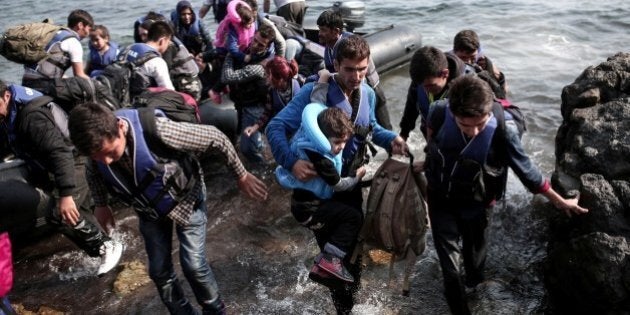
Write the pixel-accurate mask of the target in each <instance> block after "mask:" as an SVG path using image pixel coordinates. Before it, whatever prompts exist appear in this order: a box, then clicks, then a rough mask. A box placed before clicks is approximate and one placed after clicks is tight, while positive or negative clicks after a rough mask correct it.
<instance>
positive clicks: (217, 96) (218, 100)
mask: <svg viewBox="0 0 630 315" xmlns="http://www.w3.org/2000/svg"><path fill="white" fill-rule="evenodd" d="M208 94H209V95H210V99H211V100H212V102H213V103H215V104H221V102H222V100H221V94H220V93H217V92H215V91H213V90H210V92H208Z"/></svg>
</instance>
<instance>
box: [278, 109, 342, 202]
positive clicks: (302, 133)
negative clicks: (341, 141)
mask: <svg viewBox="0 0 630 315" xmlns="http://www.w3.org/2000/svg"><path fill="white" fill-rule="evenodd" d="M326 108H327V107H326V106H325V105H322V104H318V103H311V104H308V105H306V107H304V111H303V112H302V124H301V125H300V128H299V129H298V130H297V132H296V133H295V135H294V136H293V137H292V138H291V142H290V144H289V146H290V148H291V151H292V152H296V153H297V154H298V156H299V157H300V159H301V160H306V161H308V156H307V154H306V152H305V150H310V151H314V152H317V153H319V154H321V155H322V156H324V157H325V158H327V159H329V160H331V161H332V162H333V165H334V166H335V169H337V173H339V174H341V153H340V154H337V155H334V156H333V155H332V154H331V150H332V148H331V146H330V142H329V141H328V139H327V138H326V136H325V135H324V134H323V133H322V131H321V130H320V129H319V125H318V124H317V116H318V115H319V113H321V112H322V111H323V110H325V109H326ZM276 179H277V180H278V183H279V184H280V186H282V187H284V188H287V189H296V188H298V189H304V190H308V191H310V192H312V193H313V194H315V196H317V197H318V198H320V199H330V198H331V197H332V195H333V193H334V191H333V188H332V186H330V185H328V184H327V183H326V182H325V181H324V179H322V178H321V177H319V176H317V177H315V178H312V179H310V180H308V181H306V182H303V181H300V180H298V179H297V178H295V176H293V173H292V172H291V171H290V170H287V169H285V168H284V167H282V166H278V167H277V168H276Z"/></svg>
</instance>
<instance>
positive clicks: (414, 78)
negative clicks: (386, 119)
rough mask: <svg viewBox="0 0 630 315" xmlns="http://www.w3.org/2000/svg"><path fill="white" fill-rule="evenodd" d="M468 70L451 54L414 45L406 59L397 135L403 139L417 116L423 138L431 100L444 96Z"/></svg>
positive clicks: (430, 47) (429, 47)
mask: <svg viewBox="0 0 630 315" xmlns="http://www.w3.org/2000/svg"><path fill="white" fill-rule="evenodd" d="M471 71H472V69H470V67H466V64H465V63H464V62H463V61H462V60H461V59H459V58H458V57H457V56H455V55H454V54H450V53H444V52H442V51H441V50H439V49H438V48H435V47H433V46H424V47H422V48H420V49H418V51H416V52H415V53H414V54H413V56H412V57H411V60H410V62H409V76H410V77H411V83H410V84H409V88H408V90H407V101H406V103H405V109H404V111H403V116H402V118H401V119H400V136H401V137H403V139H405V140H406V139H407V138H409V133H410V132H411V131H412V130H413V129H414V128H415V127H416V120H417V119H418V116H420V131H421V132H422V135H423V136H424V137H425V138H426V119H427V115H428V114H429V107H430V105H431V103H433V102H434V101H437V100H440V99H443V98H446V97H447V95H448V89H449V85H450V83H451V82H452V81H453V80H454V79H455V78H457V77H460V76H462V75H465V74H466V73H468V72H471Z"/></svg>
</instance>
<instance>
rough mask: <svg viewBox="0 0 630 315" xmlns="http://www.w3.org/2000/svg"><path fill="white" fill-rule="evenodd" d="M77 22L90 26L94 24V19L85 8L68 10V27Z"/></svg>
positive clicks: (75, 24) (73, 25)
mask: <svg viewBox="0 0 630 315" xmlns="http://www.w3.org/2000/svg"><path fill="white" fill-rule="evenodd" d="M79 23H83V24H84V25H86V26H92V25H94V19H93V18H92V16H91V15H90V14H89V13H88V12H87V11H85V10H81V9H78V10H74V11H72V12H70V15H68V27H69V28H73V27H75V26H77V25H78V24H79Z"/></svg>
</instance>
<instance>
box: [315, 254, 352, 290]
mask: <svg viewBox="0 0 630 315" xmlns="http://www.w3.org/2000/svg"><path fill="white" fill-rule="evenodd" d="M315 265H316V266H317V267H319V269H323V270H325V271H326V272H328V273H329V274H330V275H331V276H334V277H336V278H338V279H339V280H342V281H345V282H349V283H353V282H354V277H352V275H351V274H350V272H348V270H347V269H346V267H344V266H343V263H342V262H341V259H339V257H335V256H333V255H331V254H326V253H325V254H324V255H322V258H321V259H320V260H319V262H317V263H316V264H315Z"/></svg>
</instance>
